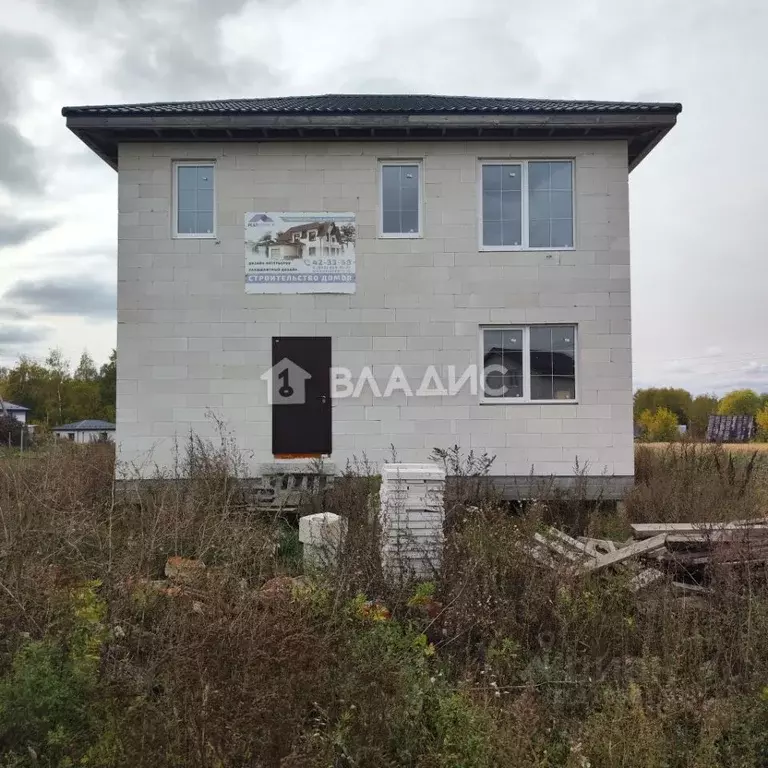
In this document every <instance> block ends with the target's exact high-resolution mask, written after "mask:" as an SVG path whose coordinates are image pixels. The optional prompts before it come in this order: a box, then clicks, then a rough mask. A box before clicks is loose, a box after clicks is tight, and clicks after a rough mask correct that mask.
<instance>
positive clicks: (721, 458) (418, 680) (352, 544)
mask: <svg viewBox="0 0 768 768" xmlns="http://www.w3.org/2000/svg"><path fill="white" fill-rule="evenodd" d="M445 459H446V461H448V462H451V461H454V459H455V460H456V461H459V460H460V457H459V456H458V454H457V455H456V456H455V457H452V456H451V455H446V457H445ZM637 459H638V464H637V466H638V471H637V475H638V483H637V487H636V488H635V489H634V490H633V491H632V493H631V494H630V495H629V497H628V499H627V503H626V508H625V510H624V511H623V512H622V513H620V514H618V515H617V514H616V513H612V512H609V510H608V508H607V506H606V505H605V504H602V503H600V502H590V501H587V500H586V499H585V498H584V497H583V496H582V495H580V493H579V491H578V489H577V490H576V491H575V492H574V493H573V494H570V495H568V496H563V495H559V496H557V497H555V496H551V497H549V498H541V499H539V500H538V501H537V502H536V503H534V504H530V505H528V507H527V508H526V509H525V510H524V511H517V512H513V511H510V510H509V509H506V508H505V507H504V506H503V505H501V504H500V503H499V501H498V499H496V498H495V497H494V495H493V494H492V493H491V492H490V491H489V490H488V489H487V488H486V487H485V485H484V483H483V482H482V478H481V477H478V476H477V473H475V474H473V473H472V472H468V473H466V474H465V476H462V479H461V481H460V482H459V483H458V484H456V485H455V486H454V487H452V489H450V490H451V494H452V495H451V496H450V497H449V504H450V510H449V511H450V512H451V520H450V525H448V526H447V534H446V543H445V550H444V556H443V564H442V568H441V570H440V571H439V574H438V578H437V579H436V580H435V581H434V582H430V583H424V584H405V585H404V584H402V583H397V584H394V583H390V582H389V581H388V580H387V578H386V575H385V574H384V573H382V570H381V568H380V565H379V562H378V556H377V551H378V535H379V534H378V527H377V518H376V509H375V503H372V501H371V499H372V497H373V498H375V494H376V492H377V490H378V478H377V477H376V475H375V472H374V470H373V469H372V468H370V467H366V466H360V467H357V468H353V469H350V470H349V471H348V472H347V473H345V474H344V475H343V476H342V477H340V478H339V479H338V480H337V481H336V483H335V484H334V485H333V486H331V487H330V488H328V489H326V490H325V491H323V492H322V493H321V494H318V495H317V496H315V497H313V498H310V499H307V500H306V504H305V506H304V507H303V509H302V511H303V512H316V511H321V510H325V511H334V512H337V513H339V514H342V515H343V516H344V517H345V518H346V519H347V526H348V535H347V538H346V541H345V545H344V548H343V551H342V554H341V557H340V560H339V563H338V565H337V567H336V568H334V569H331V570H327V571H325V572H323V573H316V574H313V575H312V578H311V579H306V578H301V579H299V578H293V577H295V576H298V574H299V573H300V568H301V565H300V563H301V561H300V558H299V557H298V553H297V547H296V539H295V533H294V532H293V531H292V530H291V529H290V528H289V527H286V522H285V521H284V520H283V519H281V518H280V517H279V516H277V517H275V516H270V515H266V514H265V515H260V514H258V513H256V512H254V511H253V510H252V509H250V508H249V506H248V504H247V499H246V497H245V495H244V493H243V488H242V486H241V484H240V483H239V479H238V478H239V469H238V460H237V452H236V449H235V448H234V446H232V445H231V444H230V443H228V442H227V441H226V440H225V441H222V442H221V443H220V444H216V445H213V444H202V443H199V442H197V441H191V442H190V444H189V445H188V446H186V447H185V448H184V450H183V451H182V452H181V458H180V461H179V466H178V467H177V469H176V471H175V472H174V474H173V479H174V482H172V483H167V482H158V483H156V484H154V485H148V486H143V487H142V488H141V489H140V490H138V491H136V492H135V493H134V494H133V495H132V496H130V497H128V498H120V497H117V498H116V497H115V495H114V493H113V485H112V477H113V471H114V466H113V462H114V459H113V455H112V453H111V450H110V448H109V447H108V446H57V447H56V448H55V450H51V451H47V452H40V453H39V454H37V455H36V456H35V458H34V459H33V460H32V459H24V460H20V459H15V458H9V459H3V460H2V461H0V750H2V752H1V756H0V766H3V767H4V768H10V766H15V767H17V766H24V767H26V766H29V767H30V768H31V766H41V765H42V766H74V765H83V766H121V767H122V766H126V767H127V766H132V767H134V766H148V767H149V766H152V768H155V767H157V766H160V767H162V766H169V767H170V766H206V767H209V766H210V768H224V767H227V768H228V767H229V766H233V767H234V766H238V767H240V766H265V767H272V766H274V767H275V768H278V767H279V768H299V767H301V768H305V767H307V768H321V767H322V768H326V767H327V766H334V767H335V766H360V767H364V766H371V768H373V767H376V768H378V767H379V766H392V767H394V766H413V767H414V768H454V767H456V766H462V767H467V768H491V767H492V766H493V767H496V766H537V767H545V766H546V767H550V766H551V767H554V766H563V767H564V768H576V767H579V768H585V767H586V766H593V767H603V766H604V767H605V768H609V767H610V768H613V767H614V766H638V767H640V766H643V767H645V766H652V767H655V766H658V767H659V768H661V767H662V766H663V767H664V768H678V767H679V768H683V767H684V766H685V767H688V766H690V767H691V768H693V767H694V766H695V767H696V768H710V767H712V768H714V767H715V766H723V767H725V766H744V767H745V768H746V767H748V766H764V765H766V764H768V597H766V596H767V595H768V589H766V587H768V584H767V583H766V574H765V572H764V570H763V569H762V568H757V567H755V566H749V567H747V566H746V565H745V566H743V567H736V568H734V567H725V566H723V565H715V566H714V569H713V571H712V573H711V574H710V577H711V583H712V584H713V586H714V589H713V591H712V592H711V593H707V594H704V595H696V596H695V597H694V598H691V597H685V598H681V597H680V596H678V594H677V593H676V592H675V591H674V590H673V589H672V588H671V586H669V585H662V586H659V587H654V588H651V589H648V590H646V591H644V592H641V593H637V594H635V593H633V592H632V591H631V590H630V588H629V583H628V581H629V579H628V576H627V575H626V574H624V573H622V572H619V571H617V572H615V573H612V574H611V573H603V574H599V575H596V576H592V577H580V578H577V577H575V576H574V575H573V573H572V572H570V571H567V570H565V569H562V570H559V569H554V570H551V569H549V568H545V567H542V566H538V565H535V564H533V563H532V562H531V561H530V560H528V559H527V558H526V557H525V556H524V554H523V553H522V550H521V544H524V543H525V542H526V541H528V540H529V538H530V536H531V535H532V533H533V532H535V531H536V530H537V529H538V528H540V527H541V526H542V525H543V524H544V523H546V522H550V521H552V520H558V521H561V522H563V523H564V524H567V525H568V527H569V528H570V529H571V530H572V531H573V532H575V533H579V532H585V531H586V532H591V533H596V532H606V531H608V532H611V533H613V534H614V535H615V536H616V537H622V536H626V535H627V530H628V529H627V525H628V523H629V522H632V521H661V520H667V521H672V520H687V521H696V520H716V519H741V518H751V517H756V516H761V515H764V514H765V507H764V506H763V499H764V494H765V487H764V482H765V467H764V466H763V463H762V462H763V460H762V458H761V457H757V458H755V459H752V458H751V456H749V455H745V456H742V457H738V459H737V460H734V461H733V462H730V461H729V460H728V456H727V455H726V453H725V452H723V451H722V450H721V449H718V448H706V449H702V448H697V447H692V446H685V447H681V448H680V447H676V448H675V450H674V451H669V452H658V451H653V450H650V449H647V448H640V449H638V455H637ZM484 461H485V459H483V460H482V461H481V464H482V463H483V462H484ZM463 466H465V467H466V464H464V465H463ZM482 471H483V470H482V467H481V468H480V469H479V474H480V476H481V475H482ZM171 556H181V557H184V558H190V559H196V560H201V561H203V562H204V563H205V565H206V568H205V569H204V570H202V569H200V570H197V571H195V572H194V573H193V574H191V575H189V576H187V577H185V579H184V580H182V581H181V582H179V583H174V584H170V583H168V582H166V581H165V580H164V567H165V563H166V560H167V559H168V557H171ZM265 585H266V587H265Z"/></svg>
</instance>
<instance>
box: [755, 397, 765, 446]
mask: <svg viewBox="0 0 768 768" xmlns="http://www.w3.org/2000/svg"><path fill="white" fill-rule="evenodd" d="M755 423H756V425H757V439H758V440H760V442H762V443H767V442H768V405H766V406H763V407H762V408H761V409H760V410H759V411H758V412H757V413H756V414H755Z"/></svg>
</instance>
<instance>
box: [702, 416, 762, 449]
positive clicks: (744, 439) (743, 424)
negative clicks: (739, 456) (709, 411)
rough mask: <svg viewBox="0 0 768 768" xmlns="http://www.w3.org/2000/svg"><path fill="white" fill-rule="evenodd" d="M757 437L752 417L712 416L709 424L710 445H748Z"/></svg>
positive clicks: (708, 437) (708, 440)
mask: <svg viewBox="0 0 768 768" xmlns="http://www.w3.org/2000/svg"><path fill="white" fill-rule="evenodd" d="M754 436H755V420H754V418H753V417H752V416H718V415H712V416H710V417H709V422H708V423H707V442H709V443H748V442H749V441H750V440H751V439H752V438H753V437H754Z"/></svg>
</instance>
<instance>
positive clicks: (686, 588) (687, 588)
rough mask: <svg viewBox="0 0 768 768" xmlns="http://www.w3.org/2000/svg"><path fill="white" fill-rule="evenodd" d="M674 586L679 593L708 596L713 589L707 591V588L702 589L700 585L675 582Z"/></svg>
mask: <svg viewBox="0 0 768 768" xmlns="http://www.w3.org/2000/svg"><path fill="white" fill-rule="evenodd" d="M672 586H673V587H674V588H675V589H676V590H678V591H679V592H693V593H696V594H707V593H709V592H711V591H712V590H711V589H707V587H702V586H701V585H699V584H687V583H686V582H684V581H673V582H672Z"/></svg>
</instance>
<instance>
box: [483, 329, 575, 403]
mask: <svg viewBox="0 0 768 768" xmlns="http://www.w3.org/2000/svg"><path fill="white" fill-rule="evenodd" d="M481 343H482V367H483V376H482V399H483V401H484V402H563V401H565V402H568V401H570V402H573V401H575V400H576V328H575V326H573V325H531V326H514V327H504V328H501V327H493V328H483V329H481Z"/></svg>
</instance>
